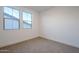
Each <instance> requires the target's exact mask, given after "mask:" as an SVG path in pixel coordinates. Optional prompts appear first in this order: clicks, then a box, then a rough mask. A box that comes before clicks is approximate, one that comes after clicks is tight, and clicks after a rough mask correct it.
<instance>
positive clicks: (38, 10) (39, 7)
mask: <svg viewBox="0 0 79 59" xmlns="http://www.w3.org/2000/svg"><path fill="white" fill-rule="evenodd" d="M26 7H27V8H30V9H33V10H35V11H37V12H43V11H45V10H48V9H50V8H52V6H26Z"/></svg>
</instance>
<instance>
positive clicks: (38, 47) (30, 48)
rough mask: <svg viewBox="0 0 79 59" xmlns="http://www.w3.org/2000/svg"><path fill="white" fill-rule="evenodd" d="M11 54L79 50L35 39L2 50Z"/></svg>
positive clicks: (75, 51) (0, 50)
mask: <svg viewBox="0 0 79 59" xmlns="http://www.w3.org/2000/svg"><path fill="white" fill-rule="evenodd" d="M0 52H10V53H12V52H13V53H78V52H79V49H78V48H75V47H72V46H68V45H65V44H62V43H58V42H55V41H52V40H47V39H44V38H35V39H32V40H28V41H25V42H22V43H19V44H16V45H11V46H8V47H4V48H1V49H0Z"/></svg>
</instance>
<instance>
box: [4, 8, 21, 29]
mask: <svg viewBox="0 0 79 59" xmlns="http://www.w3.org/2000/svg"><path fill="white" fill-rule="evenodd" d="M19 23H20V20H19V11H18V10H16V9H13V8H10V7H4V29H19V27H20V26H19Z"/></svg>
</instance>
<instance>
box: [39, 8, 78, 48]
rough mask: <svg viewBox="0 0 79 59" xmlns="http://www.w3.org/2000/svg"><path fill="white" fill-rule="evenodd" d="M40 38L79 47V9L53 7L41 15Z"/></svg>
mask: <svg viewBox="0 0 79 59" xmlns="http://www.w3.org/2000/svg"><path fill="white" fill-rule="evenodd" d="M40 31H41V34H40V36H42V37H45V38H48V39H51V40H55V41H58V42H62V43H65V44H68V45H72V46H75V47H79V7H53V8H52V9H50V10H48V11H45V12H42V13H41V30H40Z"/></svg>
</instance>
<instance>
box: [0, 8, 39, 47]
mask: <svg viewBox="0 0 79 59" xmlns="http://www.w3.org/2000/svg"><path fill="white" fill-rule="evenodd" d="M13 8H15V9H18V10H21V11H27V12H31V13H32V29H23V28H22V27H23V26H22V17H20V20H21V21H20V23H21V26H20V27H21V28H20V30H3V25H0V47H3V46H6V45H10V44H14V43H17V42H21V41H24V40H28V39H32V38H35V37H38V36H39V24H38V23H39V14H38V13H37V12H35V11H33V10H31V9H27V8H24V7H13ZM2 11H3V8H2V7H0V20H2V21H3V13H2ZM20 15H21V14H20ZM2 23H3V22H2Z"/></svg>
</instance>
